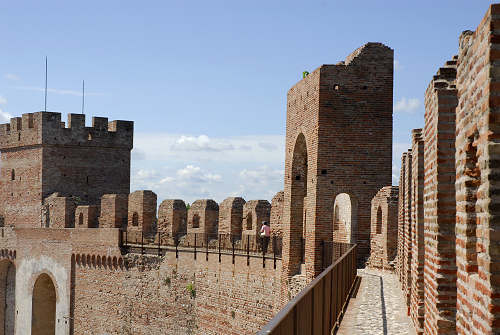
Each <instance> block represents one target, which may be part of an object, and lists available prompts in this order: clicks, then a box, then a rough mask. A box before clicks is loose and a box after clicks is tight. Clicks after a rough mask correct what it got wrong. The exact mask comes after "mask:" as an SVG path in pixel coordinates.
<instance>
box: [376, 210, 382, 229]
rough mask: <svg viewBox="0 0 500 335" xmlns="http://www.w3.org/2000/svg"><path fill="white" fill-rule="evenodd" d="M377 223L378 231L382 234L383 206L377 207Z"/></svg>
mask: <svg viewBox="0 0 500 335" xmlns="http://www.w3.org/2000/svg"><path fill="white" fill-rule="evenodd" d="M375 224H376V233H377V234H382V207H380V206H378V209H377V222H376V223H375Z"/></svg>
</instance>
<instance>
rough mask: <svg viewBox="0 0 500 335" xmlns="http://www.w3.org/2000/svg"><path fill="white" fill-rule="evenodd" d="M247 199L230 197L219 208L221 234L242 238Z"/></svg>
mask: <svg viewBox="0 0 500 335" xmlns="http://www.w3.org/2000/svg"><path fill="white" fill-rule="evenodd" d="M244 205H245V199H243V198H241V197H229V198H226V199H224V201H222V203H221V204H220V206H219V234H231V235H234V236H236V237H238V238H240V237H241V232H242V230H243V226H242V222H243V206H244Z"/></svg>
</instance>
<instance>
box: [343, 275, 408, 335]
mask: <svg viewBox="0 0 500 335" xmlns="http://www.w3.org/2000/svg"><path fill="white" fill-rule="evenodd" d="M358 276H360V277H361V283H360V286H359V290H358V291H357V293H356V294H355V296H353V297H352V298H351V300H350V301H349V305H348V307H347V311H346V313H345V315H344V318H343V320H342V322H341V324H340V329H339V330H338V332H337V334H338V335H355V334H360V335H361V334H363V335H367V334H370V335H379V334H380V335H399V334H401V335H407V334H408V335H414V334H415V329H414V328H413V325H412V323H411V320H410V318H409V317H408V316H407V308H406V305H405V302H404V300H403V293H402V292H401V289H400V287H399V282H398V280H397V278H396V275H395V274H393V273H392V272H388V271H382V270H377V269H369V268H367V269H360V270H358Z"/></svg>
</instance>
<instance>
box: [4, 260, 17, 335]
mask: <svg viewBox="0 0 500 335" xmlns="http://www.w3.org/2000/svg"><path fill="white" fill-rule="evenodd" d="M0 297H1V298H0V300H1V301H0V320H1V330H2V331H3V332H2V334H4V335H13V334H14V325H15V309H16V267H15V265H14V264H13V263H12V262H11V261H9V260H2V261H0Z"/></svg>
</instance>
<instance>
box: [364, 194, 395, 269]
mask: <svg viewBox="0 0 500 335" xmlns="http://www.w3.org/2000/svg"><path fill="white" fill-rule="evenodd" d="M398 192H399V188H398V186H385V187H383V188H381V189H380V191H378V192H377V194H376V195H375V196H374V197H373V199H372V208H371V234H370V240H371V248H370V258H369V261H368V264H369V265H370V266H372V267H376V268H382V269H388V270H391V269H393V265H392V263H393V261H394V260H395V258H396V254H397V245H398V199H399V197H398Z"/></svg>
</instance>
